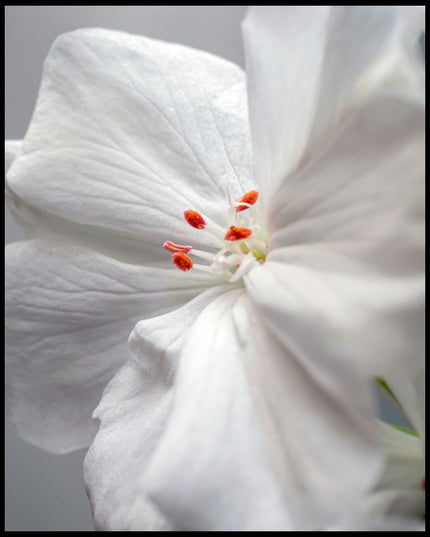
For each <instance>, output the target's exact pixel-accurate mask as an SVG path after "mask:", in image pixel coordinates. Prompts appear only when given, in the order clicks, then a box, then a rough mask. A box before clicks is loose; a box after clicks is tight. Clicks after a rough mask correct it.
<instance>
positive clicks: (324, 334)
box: [250, 97, 424, 378]
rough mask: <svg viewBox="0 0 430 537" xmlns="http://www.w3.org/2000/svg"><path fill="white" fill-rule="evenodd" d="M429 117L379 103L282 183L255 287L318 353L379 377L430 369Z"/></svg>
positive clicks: (278, 318) (272, 314)
mask: <svg viewBox="0 0 430 537" xmlns="http://www.w3.org/2000/svg"><path fill="white" fill-rule="evenodd" d="M423 121H424V115H423V109H422V105H421V104H419V103H410V102H407V101H405V100H403V99H401V98H397V97H394V98H392V99H390V98H384V99H383V98H375V99H371V100H369V102H368V103H367V104H366V106H363V107H362V109H361V110H360V111H358V112H357V113H356V114H355V115H354V116H353V117H351V118H350V120H349V121H348V122H346V123H345V124H344V126H343V127H342V129H340V130H339V133H338V134H337V136H336V137H335V138H334V139H333V140H330V141H328V143H327V146H326V148H325V149H324V151H322V152H321V155H320V156H319V158H318V159H315V160H314V161H313V162H310V163H309V164H308V166H305V167H304V168H303V169H302V170H301V171H300V172H299V173H297V174H294V175H293V176H291V177H290V179H289V181H287V182H286V183H285V184H284V185H283V186H282V188H281V189H280V192H279V196H278V197H277V198H276V201H275V202H274V204H273V206H272V210H273V222H272V224H273V227H274V229H275V230H276V231H274V233H273V235H272V237H271V252H270V254H269V256H268V257H267V262H266V266H265V267H263V270H261V271H257V270H256V271H253V272H252V277H251V278H250V280H252V285H250V290H251V292H252V293H253V295H254V296H255V298H256V300H257V302H258V303H259V304H260V306H261V307H262V308H264V310H265V311H267V316H268V318H269V319H270V320H271V322H273V325H274V326H276V330H277V331H278V332H279V333H281V332H282V335H281V336H280V337H285V338H288V339H289V340H290V341H294V344H295V345H297V346H298V347H299V348H301V349H302V350H303V351H304V352H306V353H307V354H308V355H309V356H312V355H316V356H318V355H319V356H322V355H323V356H338V357H342V358H343V359H345V360H352V361H354V362H355V363H356V364H357V365H358V366H359V367H360V368H361V369H362V371H363V372H364V373H365V374H366V375H369V376H373V375H377V376H384V375H386V374H388V373H390V375H391V378H392V377H393V376H394V377H395V376H397V378H399V377H400V378H403V377H402V376H403V375H404V374H407V375H409V374H410V373H411V371H412V372H413V370H414V369H415V370H417V368H421V364H422V356H423V352H424V348H423V347H424V206H423V205H424V165H423V163H424V139H423V138H424V125H423ZM286 318H287V319H288V322H287V323H285V320H286Z"/></svg>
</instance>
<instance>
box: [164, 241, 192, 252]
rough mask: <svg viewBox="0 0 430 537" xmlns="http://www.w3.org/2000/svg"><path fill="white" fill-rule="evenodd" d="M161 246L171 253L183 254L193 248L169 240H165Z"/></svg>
mask: <svg viewBox="0 0 430 537" xmlns="http://www.w3.org/2000/svg"><path fill="white" fill-rule="evenodd" d="M163 248H165V249H166V250H168V251H169V252H172V253H175V252H183V253H184V254H188V252H191V250H192V249H193V248H192V246H181V245H180V244H175V243H174V242H171V241H166V242H165V243H164V244H163Z"/></svg>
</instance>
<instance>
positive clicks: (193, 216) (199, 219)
mask: <svg viewBox="0 0 430 537" xmlns="http://www.w3.org/2000/svg"><path fill="white" fill-rule="evenodd" d="M184 217H185V220H186V221H187V222H188V223H189V224H190V226H193V227H195V228H197V229H203V228H204V227H205V225H206V222H205V220H204V218H203V216H202V215H201V214H200V213H198V212H197V211H193V210H192V209H189V210H188V211H184Z"/></svg>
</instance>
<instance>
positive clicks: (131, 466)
mask: <svg viewBox="0 0 430 537" xmlns="http://www.w3.org/2000/svg"><path fill="white" fill-rule="evenodd" d="M231 287H232V286H217V287H214V288H213V289H209V290H207V291H205V292H203V293H201V294H200V295H198V296H197V297H196V298H194V299H193V300H191V301H190V302H188V303H187V304H185V305H184V306H183V307H181V308H178V309H176V310H174V311H172V312H170V313H166V314H165V315H161V316H159V317H155V318H152V319H147V320H144V321H140V322H138V323H137V325H136V327H135V329H134V330H133V332H132V334H131V335H130V338H129V345H130V350H131V351H132V353H133V355H134V357H135V358H136V360H137V361H136V362H133V361H130V362H129V363H128V364H127V365H126V366H124V367H123V368H122V369H121V370H120V372H119V373H118V374H117V375H116V377H115V378H114V379H113V380H112V382H111V383H110V385H109V387H108V388H107V389H106V390H105V392H104V394H103V398H102V401H101V403H100V405H99V406H98V408H97V409H96V411H95V412H94V416H95V417H97V418H98V419H99V420H100V427H99V430H98V432H97V435H96V437H95V439H94V442H93V444H92V445H91V447H90V450H89V452H88V455H87V457H86V460H85V481H86V484H87V489H88V493H89V496H90V499H91V504H92V508H93V514H94V518H95V521H96V526H97V528H98V529H103V530H110V531H115V530H125V529H128V530H133V529H135V530H139V531H142V530H150V529H159V528H158V527H157V524H159V522H161V520H160V519H159V516H160V514H159V513H158V516H157V509H156V507H155V506H154V505H152V504H151V503H150V502H149V500H148V498H147V497H146V495H145V494H144V490H143V486H142V484H141V482H140V480H141V476H142V474H143V472H144V470H145V468H146V466H147V464H148V462H149V458H150V456H151V455H152V453H153V451H154V450H155V449H156V447H157V444H158V441H159V438H160V435H161V434H162V432H163V430H164V427H165V424H166V421H167V419H168V417H169V413H170V410H171V399H172V388H173V380H174V375H175V371H176V368H177V363H178V358H179V355H180V353H181V350H182V347H183V344H184V341H185V339H186V337H187V334H188V332H189V330H190V328H191V327H192V325H193V323H194V321H195V320H196V318H197V317H198V315H199V314H200V312H201V311H202V310H203V309H204V308H205V307H206V306H207V305H208V304H209V303H210V302H211V301H212V300H213V299H214V298H216V297H217V296H219V295H220V294H222V293H224V292H226V289H231ZM151 513H152V514H151ZM157 521H158V522H157Z"/></svg>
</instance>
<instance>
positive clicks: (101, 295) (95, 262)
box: [6, 241, 214, 452]
mask: <svg viewBox="0 0 430 537" xmlns="http://www.w3.org/2000/svg"><path fill="white" fill-rule="evenodd" d="M186 276H187V275H186V274H185V273H182V272H180V271H178V270H175V269H172V270H163V269H155V268H147V267H137V266H133V265H126V264H124V263H120V262H118V261H115V260H113V259H110V258H108V257H106V256H102V255H99V254H96V253H94V252H91V251H88V250H86V249H83V248H78V247H75V246H73V245H70V244H66V243H61V242H54V241H52V242H44V241H31V242H24V243H14V244H10V245H8V247H7V250H6V339H7V379H8V387H9V392H10V393H9V398H10V405H9V406H10V412H11V416H12V421H13V422H14V423H15V424H16V426H17V428H18V432H19V433H20V435H21V436H22V437H23V438H24V439H26V440H27V441H29V442H30V443H33V444H35V445H37V446H39V447H42V448H44V449H47V450H48V451H53V452H65V451H69V450H71V449H76V448H80V447H83V446H86V445H88V443H89V442H90V440H91V437H92V435H93V434H94V432H95V424H94V423H93V422H92V421H91V419H90V416H91V413H92V411H93V410H94V408H95V406H96V404H97V402H98V400H99V398H100V396H101V393H102V390H103V389H104V387H105V386H106V384H107V382H108V381H109V380H110V379H111V378H112V376H113V375H114V374H115V372H116V371H117V369H118V368H119V367H120V366H121V365H122V364H124V363H125V362H126V360H127V358H128V348H127V338H128V336H129V334H130V332H131V330H132V329H133V327H134V325H135V324H136V322H137V321H138V320H140V319H144V318H147V317H151V316H153V315H160V314H162V313H164V312H166V311H169V310H171V309H172V308H175V307H178V306H180V305H181V304H183V303H185V302H187V301H188V300H190V299H191V298H193V297H194V296H196V295H197V294H199V293H200V292H201V291H203V290H205V289H206V288H207V287H208V286H209V285H210V284H211V283H212V284H213V281H214V280H212V281H211V280H210V279H209V278H208V277H206V276H200V275H196V276H195V277H194V278H193V279H190V278H187V277H186Z"/></svg>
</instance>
